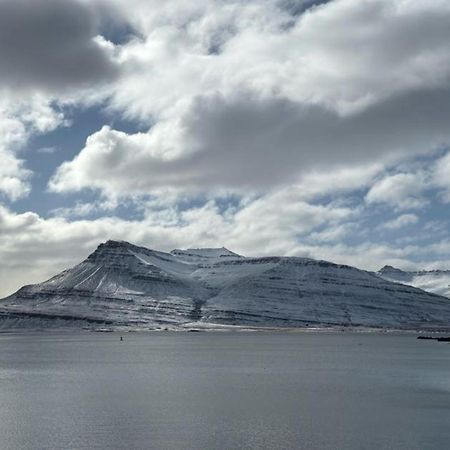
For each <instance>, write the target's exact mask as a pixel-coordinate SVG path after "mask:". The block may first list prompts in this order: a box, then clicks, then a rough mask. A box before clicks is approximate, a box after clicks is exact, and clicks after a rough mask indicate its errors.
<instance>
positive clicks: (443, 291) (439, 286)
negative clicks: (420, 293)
mask: <svg viewBox="0 0 450 450" xmlns="http://www.w3.org/2000/svg"><path fill="white" fill-rule="evenodd" d="M377 274H378V275H379V276H380V277H381V278H384V279H385V280H388V281H394V282H396V283H402V284H407V285H410V286H414V287H417V288H419V289H423V290H424V291H428V292H432V293H433V294H437V295H443V296H444V297H448V298H450V270H420V271H415V272H405V271H403V270H400V269H397V268H395V267H392V266H384V267H383V268H382V269H380V271H379V272H377Z"/></svg>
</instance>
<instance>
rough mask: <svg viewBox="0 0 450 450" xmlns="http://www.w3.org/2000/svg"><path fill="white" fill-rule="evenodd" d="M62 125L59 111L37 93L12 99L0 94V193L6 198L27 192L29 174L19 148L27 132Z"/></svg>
mask: <svg viewBox="0 0 450 450" xmlns="http://www.w3.org/2000/svg"><path fill="white" fill-rule="evenodd" d="M62 124H64V116H63V114H62V113H60V112H59V111H57V110H56V109H54V108H53V107H52V106H51V104H50V100H49V99H48V98H47V97H45V96H43V95H40V94H33V95H29V96H28V97H26V98H16V97H15V96H11V95H8V94H7V93H5V92H3V93H0V195H2V196H3V198H7V199H9V200H10V201H15V200H18V199H20V198H23V197H26V196H27V195H28V193H29V192H30V189H31V186H30V178H31V176H32V173H31V171H30V170H29V169H27V168H26V164H25V161H24V159H23V158H21V157H20V156H19V154H20V151H21V150H22V148H23V147H24V145H25V144H26V142H27V141H28V139H29V138H30V136H31V135H35V134H42V133H46V132H49V131H52V130H53V129H55V128H56V127H58V126H60V125H62Z"/></svg>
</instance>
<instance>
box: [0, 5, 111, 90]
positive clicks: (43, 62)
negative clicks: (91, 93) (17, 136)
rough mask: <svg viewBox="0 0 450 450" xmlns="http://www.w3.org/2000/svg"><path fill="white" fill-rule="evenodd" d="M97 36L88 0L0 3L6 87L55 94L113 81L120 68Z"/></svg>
mask: <svg viewBox="0 0 450 450" xmlns="http://www.w3.org/2000/svg"><path fill="white" fill-rule="evenodd" d="M97 32H98V31H97V24H96V18H95V14H94V11H93V10H92V8H91V7H89V4H88V3H87V2H84V1H78V0H66V1H64V2H61V1H59V0H14V1H8V0H0V60H1V61H2V63H1V65H0V82H1V84H2V87H3V88H5V87H10V88H12V89H14V90H15V89H32V90H35V89H44V90H46V91H50V92H52V93H55V92H56V91H61V90H63V89H65V88H67V87H69V86H87V85H89V84H92V83H97V82H104V81H108V80H111V79H113V78H114V77H115V75H116V74H117V67H116V65H115V64H114V62H113V61H112V58H111V54H110V51H109V49H108V46H106V45H104V44H103V43H102V41H101V40H99V39H97V38H96V35H97Z"/></svg>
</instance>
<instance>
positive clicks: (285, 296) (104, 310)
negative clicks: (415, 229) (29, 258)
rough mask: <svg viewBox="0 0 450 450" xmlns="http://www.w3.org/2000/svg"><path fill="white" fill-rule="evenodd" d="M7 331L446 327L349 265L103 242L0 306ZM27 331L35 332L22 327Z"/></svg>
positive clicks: (401, 293)
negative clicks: (15, 328)
mask: <svg viewBox="0 0 450 450" xmlns="http://www.w3.org/2000/svg"><path fill="white" fill-rule="evenodd" d="M0 318H2V320H0V322H3V323H4V324H5V323H6V324H7V326H20V325H23V326H35V325H36V324H38V325H39V324H40V325H42V326H45V327H47V326H56V325H55V324H56V323H58V324H59V325H58V326H61V325H62V324H65V325H67V326H75V327H77V326H85V325H86V324H89V323H90V324H93V326H98V324H101V323H106V324H109V325H111V326H112V325H114V326H117V325H122V326H129V327H146V328H148V327H167V326H168V327H179V326H183V325H186V324H189V323H198V322H203V323H204V324H217V323H218V324H226V325H242V326H250V325H251V326H275V327H286V326H288V327H303V326H308V325H323V326H330V325H340V326H341V325H343V326H372V327H401V328H421V327H446V326H447V325H448V324H449V323H450V301H449V300H448V299H446V298H443V297H441V296H438V295H434V294H430V293H427V292H424V291H422V290H420V289H416V288H414V287H410V286H406V285H402V284H398V283H393V282H391V281H387V280H384V279H382V278H380V277H379V276H377V275H375V274H372V273H369V272H366V271H362V270H359V269H356V268H354V267H350V266H344V265H338V264H333V263H329V262H326V261H316V260H312V259H307V258H297V257H264V258H246V257H243V256H240V255H237V254H236V253H233V252H230V251H229V250H227V249H225V248H219V249H189V250H179V249H177V250H173V251H172V252H170V253H164V252H158V251H154V250H149V249H146V248H144V247H138V246H135V245H132V244H129V243H126V242H116V241H108V242H106V243H104V244H101V245H100V246H99V247H98V248H97V250H95V251H94V252H93V253H92V254H91V255H90V256H89V257H88V258H87V259H86V260H85V261H83V262H82V263H80V264H78V265H77V266H75V267H73V268H71V269H69V270H65V271H63V272H62V273H60V274H59V275H57V276H55V277H53V278H51V279H50V280H48V281H45V282H43V283H40V284H36V285H31V286H25V287H23V288H21V289H20V290H19V291H17V292H16V293H15V294H13V295H11V296H10V297H8V298H6V299H4V300H2V301H0ZM29 324H32V325H29Z"/></svg>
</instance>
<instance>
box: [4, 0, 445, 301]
mask: <svg viewBox="0 0 450 450" xmlns="http://www.w3.org/2000/svg"><path fill="white" fill-rule="evenodd" d="M449 143H450V2H448V0H432V1H430V0H330V1H312V0H309V1H307V0H196V1H195V2H194V1H189V0H166V1H164V2H161V1H160V0H127V1H126V2H124V1H123V0H64V2H62V1H61V0H14V1H11V0H0V297H1V296H6V295H8V294H10V293H12V292H13V291H15V290H16V289H18V288H19V287H20V286H22V285H24V284H30V283H34V282H39V281H43V280H45V279H46V278H48V277H50V276H52V275H54V274H56V273H57V272H58V271H60V270H62V269H65V268H67V267H70V266H72V265H74V264H76V263H78V262H80V261H81V260H82V259H84V258H85V257H86V256H87V255H88V254H89V253H90V252H92V251H93V250H94V249H95V248H96V247H97V246H98V244H99V243H101V242H104V241H106V240H108V239H117V240H125V241H129V242H132V243H134V244H137V245H143V246H146V247H149V248H154V249H158V250H163V251H168V250H171V249H173V248H190V247H204V246H207V247H221V246H225V247H227V248H229V249H230V250H232V251H235V252H238V253H241V254H244V255H247V256H262V255H288V256H305V257H311V258H318V259H326V260H330V261H334V262H337V263H345V264H350V265H354V266H357V267H360V268H363V269H367V270H378V269H379V268H380V267H382V266H383V265H385V264H390V265H394V266H396V267H400V268H402V269H436V268H441V269H449V268H450V227H449V225H450V214H449V206H450V149H449Z"/></svg>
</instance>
